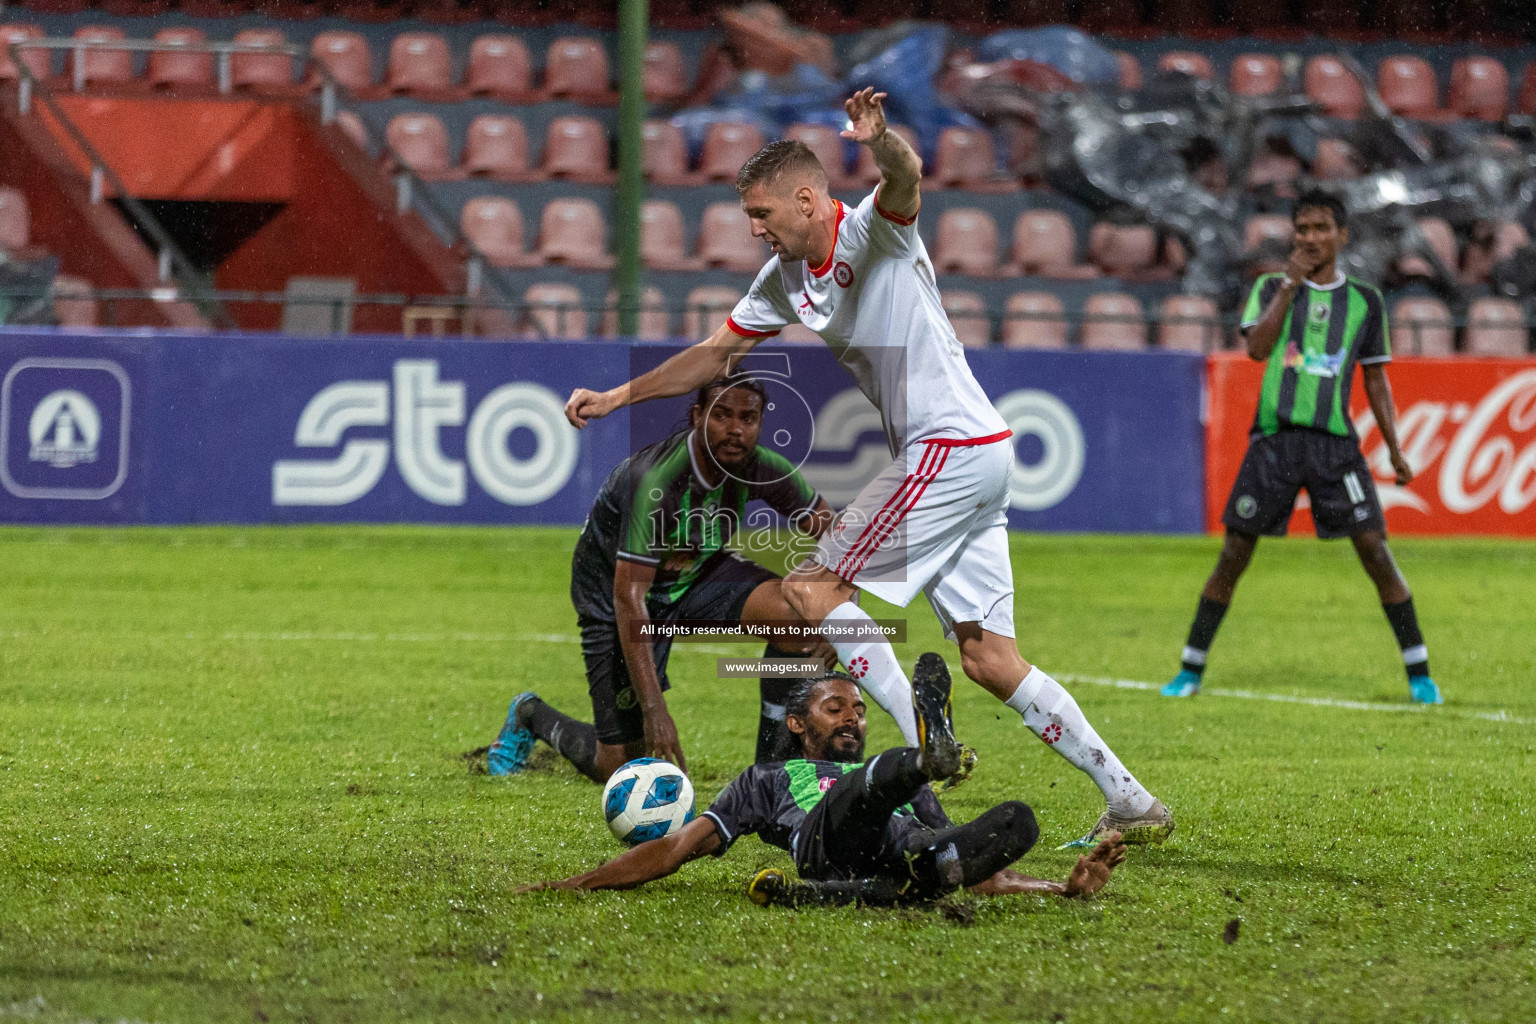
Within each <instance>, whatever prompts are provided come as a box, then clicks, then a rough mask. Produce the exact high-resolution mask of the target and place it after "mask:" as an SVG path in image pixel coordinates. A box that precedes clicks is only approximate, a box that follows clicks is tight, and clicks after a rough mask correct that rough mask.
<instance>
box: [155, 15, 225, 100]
mask: <svg viewBox="0 0 1536 1024" xmlns="http://www.w3.org/2000/svg"><path fill="white" fill-rule="evenodd" d="M206 41H207V36H205V35H204V34H203V30H202V29H200V28H163V29H161V30H160V31H159V32H156V33H155V42H157V43H164V44H166V45H168V46H195V45H197V44H200V43H203V42H206ZM146 77H147V78H148V79H149V84H150V85H152V86H154V87H156V88H161V89H171V88H178V87H184V86H192V87H194V88H198V87H201V88H209V87H211V86H212V85H213V54H211V53H175V52H171V51H166V50H152V51H151V52H150V54H149V59H148V66H147V72H146Z"/></svg>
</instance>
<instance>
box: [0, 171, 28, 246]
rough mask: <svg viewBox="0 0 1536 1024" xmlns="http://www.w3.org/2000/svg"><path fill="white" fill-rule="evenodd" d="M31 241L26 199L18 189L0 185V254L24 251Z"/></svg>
mask: <svg viewBox="0 0 1536 1024" xmlns="http://www.w3.org/2000/svg"><path fill="white" fill-rule="evenodd" d="M29 241H31V219H30V218H29V217H28V216H27V197H26V196H25V195H24V194H23V193H22V191H21V190H20V189H17V188H11V187H10V186H8V185H0V252H5V253H12V252H16V251H17V250H19V249H25V248H26V247H27V243H28V242H29Z"/></svg>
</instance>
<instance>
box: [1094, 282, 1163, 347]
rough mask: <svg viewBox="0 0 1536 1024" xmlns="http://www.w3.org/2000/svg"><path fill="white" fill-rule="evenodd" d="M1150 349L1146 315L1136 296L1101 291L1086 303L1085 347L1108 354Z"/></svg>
mask: <svg viewBox="0 0 1536 1024" xmlns="http://www.w3.org/2000/svg"><path fill="white" fill-rule="evenodd" d="M1146 347H1147V323H1146V316H1145V314H1144V313H1143V312H1142V308H1141V301H1140V300H1139V299H1137V298H1136V297H1135V296H1134V295H1126V294H1125V293H1124V292H1100V293H1099V294H1097V295H1091V296H1089V297H1088V301H1087V302H1085V303H1083V348H1086V349H1094V350H1097V351H1105V352H1108V351H1139V350H1141V349H1144V348H1146Z"/></svg>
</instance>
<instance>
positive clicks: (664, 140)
mask: <svg viewBox="0 0 1536 1024" xmlns="http://www.w3.org/2000/svg"><path fill="white" fill-rule="evenodd" d="M640 168H641V172H642V173H643V174H644V175H645V180H646V181H649V182H650V183H651V184H653V185H691V184H694V183H695V182H697V181H698V180H699V176H698V175H696V174H694V173H693V172H692V171H690V170H688V144H687V143H686V142H684V141H683V130H682V129H681V128H679V127H678V126H677V125H675V124H672V123H671V122H669V121H647V122H645V124H644V125H643V126H642V127H641V129H640Z"/></svg>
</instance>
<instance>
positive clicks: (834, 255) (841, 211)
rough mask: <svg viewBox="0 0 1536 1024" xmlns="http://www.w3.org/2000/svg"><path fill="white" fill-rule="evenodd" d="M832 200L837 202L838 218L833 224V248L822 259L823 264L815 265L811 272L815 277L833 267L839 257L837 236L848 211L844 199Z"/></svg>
mask: <svg viewBox="0 0 1536 1024" xmlns="http://www.w3.org/2000/svg"><path fill="white" fill-rule="evenodd" d="M832 201H833V202H834V203H836V204H837V220H836V222H835V223H833V225H832V248H831V249H830V250H828V252H827V258H826V259H825V260H824V261H822V264H821V266H819V267H815V268H813V269H812V270H811V274H812V275H813V276H815V277H821V276H822V275H823V274H825V273H826V272H827V271H829V270H831V269H832V261H833V260H834V259H836V258H837V236H838V234H839V233H840V231H841V229H842V226H843V216H844V215H845V214H847V212H848V211H847V210H846V209H845V208H844V207H843V203H842V200H840V199H834V200H832Z"/></svg>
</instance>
